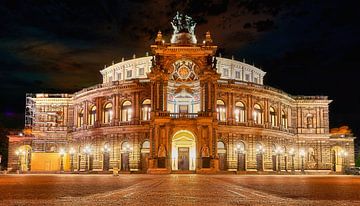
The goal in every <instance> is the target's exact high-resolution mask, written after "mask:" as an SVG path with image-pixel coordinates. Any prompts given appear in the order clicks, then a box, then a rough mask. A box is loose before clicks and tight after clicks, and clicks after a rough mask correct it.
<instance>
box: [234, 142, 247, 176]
mask: <svg viewBox="0 0 360 206" xmlns="http://www.w3.org/2000/svg"><path fill="white" fill-rule="evenodd" d="M235 153H237V156H238V164H237V165H238V171H245V170H246V167H245V158H244V155H245V153H246V151H245V148H244V146H243V145H242V144H237V145H236V148H235ZM240 160H242V162H243V164H244V165H241V166H242V167H240Z"/></svg>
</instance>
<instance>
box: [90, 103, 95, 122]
mask: <svg viewBox="0 0 360 206" xmlns="http://www.w3.org/2000/svg"><path fill="white" fill-rule="evenodd" d="M95 120H96V106H93V107H91V109H90V111H89V125H94V124H95Z"/></svg>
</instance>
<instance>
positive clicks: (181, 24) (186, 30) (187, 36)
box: [170, 12, 197, 44]
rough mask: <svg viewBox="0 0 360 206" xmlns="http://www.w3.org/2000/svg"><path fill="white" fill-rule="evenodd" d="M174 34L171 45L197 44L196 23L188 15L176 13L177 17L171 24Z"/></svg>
mask: <svg viewBox="0 0 360 206" xmlns="http://www.w3.org/2000/svg"><path fill="white" fill-rule="evenodd" d="M170 23H171V25H172V27H173V29H174V32H173V35H172V38H171V43H194V44H196V42H197V40H196V36H195V26H196V23H195V21H194V20H193V19H192V18H191V17H190V16H188V15H184V14H181V13H179V12H176V15H175V17H174V18H173V20H172V21H171V22H170Z"/></svg>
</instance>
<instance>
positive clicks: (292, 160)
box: [289, 148, 295, 174]
mask: <svg viewBox="0 0 360 206" xmlns="http://www.w3.org/2000/svg"><path fill="white" fill-rule="evenodd" d="M289 155H290V156H291V173H293V174H294V173H295V162H294V157H295V149H294V148H290V150H289Z"/></svg>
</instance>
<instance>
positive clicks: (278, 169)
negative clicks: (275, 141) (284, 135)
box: [275, 147, 283, 172]
mask: <svg viewBox="0 0 360 206" xmlns="http://www.w3.org/2000/svg"><path fill="white" fill-rule="evenodd" d="M282 153H283V150H282V149H281V148H280V147H277V148H276V149H275V154H276V156H277V159H278V161H277V163H278V166H277V172H281V162H280V160H281V154H282Z"/></svg>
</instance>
